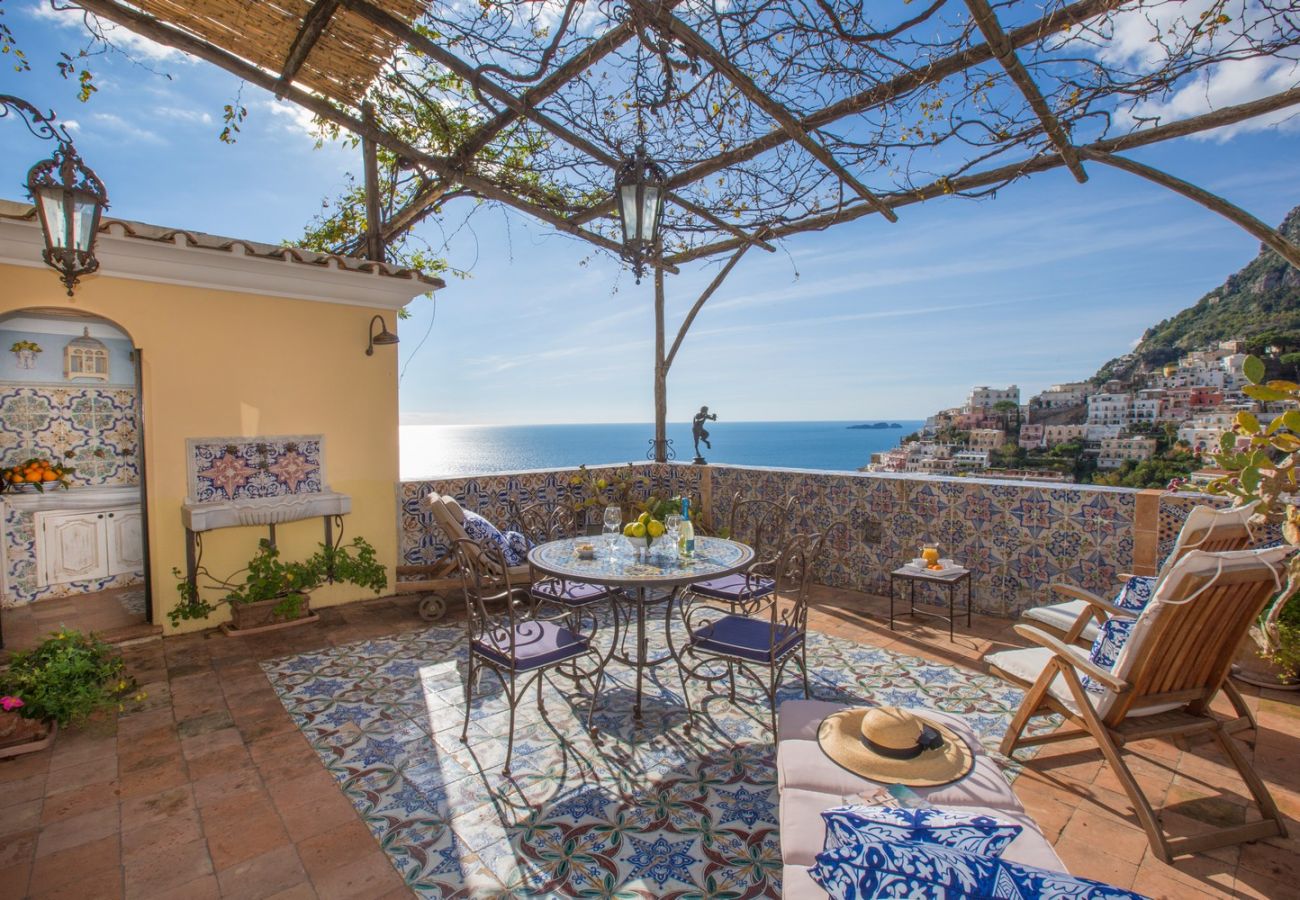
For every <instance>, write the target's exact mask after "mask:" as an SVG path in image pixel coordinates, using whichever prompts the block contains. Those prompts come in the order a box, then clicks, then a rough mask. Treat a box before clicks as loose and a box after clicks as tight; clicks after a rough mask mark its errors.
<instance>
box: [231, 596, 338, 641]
mask: <svg viewBox="0 0 1300 900" xmlns="http://www.w3.org/2000/svg"><path fill="white" fill-rule="evenodd" d="M298 596H299V597H300V598H301V599H300V601H299V603H298V611H297V615H295V616H291V617H287V618H286V617H285V616H283V615H281V614H279V613H277V612H276V609H275V608H276V607H277V606H279V605H280V603H282V602H283V600H282V599H281V598H274V599H271V600H259V601H257V602H256V603H232V604H230V618H231V621H230V622H229V623H228V624H224V625H222V626H221V630H222V631H224V632H225V633H226V634H228V635H246V634H257V633H259V632H263V631H272V630H274V629H277V628H291V627H293V626H295V625H306V624H307V623H308V622H316V621H319V619H320V616H318V615H316V614H315V613H314V612H312V611H311V595H310V594H299V595H298Z"/></svg>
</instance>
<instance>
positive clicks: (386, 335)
mask: <svg viewBox="0 0 1300 900" xmlns="http://www.w3.org/2000/svg"><path fill="white" fill-rule="evenodd" d="M376 322H378V323H379V334H375V323H376ZM397 342H398V338H397V335H395V334H393V333H392V332H391V331H389V330H388V325H386V324H385V323H384V317H383V316H379V315H377V316H375V317H374V318H373V319H371V320H370V344H369V345H368V346H367V347H366V356H374V355H375V347H376V346H380V347H386V346H388V345H389V344H396V343H397Z"/></svg>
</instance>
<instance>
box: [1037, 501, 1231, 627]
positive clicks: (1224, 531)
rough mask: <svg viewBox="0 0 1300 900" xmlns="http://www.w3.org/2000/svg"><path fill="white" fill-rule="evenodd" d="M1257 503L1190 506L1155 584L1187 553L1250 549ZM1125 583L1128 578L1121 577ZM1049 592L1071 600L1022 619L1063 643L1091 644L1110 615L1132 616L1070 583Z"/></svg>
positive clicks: (1055, 585)
mask: <svg viewBox="0 0 1300 900" xmlns="http://www.w3.org/2000/svg"><path fill="white" fill-rule="evenodd" d="M1255 506H1256V504H1254V503H1251V504H1248V505H1246V506H1232V507H1227V508H1225V509H1215V508H1214V507H1210V506H1197V507H1193V508H1192V511H1191V512H1190V513H1188V515H1187V521H1185V522H1184V523H1183V527H1182V529H1181V530H1180V531H1179V532H1178V538H1177V539H1176V540H1175V541H1174V546H1173V549H1172V550H1170V551H1169V555H1168V556H1167V557H1166V558H1165V561H1164V564H1163V565H1162V566H1161V567H1160V571H1159V572H1158V573H1157V574H1156V576H1155V580H1156V584H1158V583H1159V582H1160V580H1161V579H1162V578H1164V576H1165V575H1167V574H1168V573H1169V570H1170V569H1172V568H1173V565H1174V563H1176V562H1178V560H1180V559H1181V558H1182V557H1183V555H1184V554H1185V553H1187V552H1188V551H1190V550H1204V551H1205V552H1207V553H1219V552H1222V551H1224V550H1244V549H1245V548H1246V547H1248V546H1250V543H1251V541H1252V540H1253V535H1252V533H1251V530H1250V524H1249V523H1250V517H1251V516H1252V515H1253V514H1254V512H1255ZM1120 577H1121V578H1122V579H1123V580H1124V581H1127V580H1128V579H1129V577H1130V576H1128V575H1122V576H1120ZM1049 587H1050V589H1051V590H1052V591H1054V592H1055V593H1057V594H1060V595H1061V596H1063V597H1069V598H1071V599H1069V600H1067V601H1065V602H1064V603H1053V604H1050V605H1047V606H1035V607H1032V608H1030V609H1027V610H1025V611H1024V612H1023V613H1022V614H1021V616H1022V617H1023V618H1024V619H1025V620H1026V621H1028V622H1032V623H1033V625H1034V626H1035V627H1036V628H1038V629H1040V630H1042V631H1046V632H1048V633H1050V634H1055V635H1057V636H1058V637H1060V638H1061V639H1062V640H1064V641H1065V642H1066V643H1074V642H1075V641H1079V642H1082V643H1085V644H1091V643H1092V642H1093V639H1094V638H1096V637H1097V630H1098V626H1099V625H1100V624H1101V623H1102V622H1104V621H1105V620H1106V619H1107V618H1108V617H1109V616H1112V615H1127V616H1129V617H1130V618H1132V617H1133V615H1134V613H1133V612H1132V611H1126V610H1123V609H1121V608H1120V607H1118V606H1116V605H1115V604H1114V603H1112V602H1110V601H1109V600H1105V599H1103V598H1101V597H1098V596H1097V595H1096V594H1094V593H1092V592H1090V591H1085V590H1084V589H1083V588H1079V587H1075V586H1074V585H1072V584H1063V583H1060V582H1055V583H1053V584H1051V585H1049Z"/></svg>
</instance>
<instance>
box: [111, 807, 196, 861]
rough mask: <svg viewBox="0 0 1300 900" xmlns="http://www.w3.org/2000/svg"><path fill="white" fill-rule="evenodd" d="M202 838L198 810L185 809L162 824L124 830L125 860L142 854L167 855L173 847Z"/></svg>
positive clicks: (122, 838)
mask: <svg viewBox="0 0 1300 900" xmlns="http://www.w3.org/2000/svg"><path fill="white" fill-rule="evenodd" d="M202 837H203V832H202V830H201V829H200V828H199V813H198V810H197V809H193V808H190V809H184V810H180V811H177V812H174V813H172V814H171V815H169V816H167V818H165V819H163V820H162V821H160V822H154V823H152V824H148V825H141V826H139V827H138V828H131V829H127V830H124V831H123V832H122V836H121V842H122V856H123V858H125V859H133V858H135V857H137V856H138V855H139V854H142V853H161V854H166V853H168V852H170V851H171V849H172V848H173V847H177V846H180V845H182V844H188V843H191V842H193V841H197V840H199V839H200V838H202Z"/></svg>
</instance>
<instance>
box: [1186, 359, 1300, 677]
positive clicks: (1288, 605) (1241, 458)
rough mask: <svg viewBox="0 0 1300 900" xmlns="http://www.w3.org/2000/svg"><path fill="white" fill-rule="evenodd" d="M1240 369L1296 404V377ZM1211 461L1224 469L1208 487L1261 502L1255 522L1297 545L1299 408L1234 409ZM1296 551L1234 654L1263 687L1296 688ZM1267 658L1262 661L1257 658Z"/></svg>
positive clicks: (1299, 607)
mask: <svg viewBox="0 0 1300 900" xmlns="http://www.w3.org/2000/svg"><path fill="white" fill-rule="evenodd" d="M1243 374H1245V376H1246V379H1247V380H1248V381H1249V382H1250V384H1248V385H1246V387H1244V388H1243V389H1242V391H1243V392H1244V393H1245V394H1246V395H1247V396H1249V397H1251V398H1252V399H1254V400H1258V401H1259V402H1261V403H1273V404H1286V405H1287V406H1291V407H1295V406H1296V405H1297V404H1300V384H1297V383H1295V382H1294V381H1286V380H1282V379H1269V378H1268V377H1267V369H1266V367H1265V365H1264V362H1263V360H1261V359H1259V358H1258V357H1256V356H1248V357H1247V358H1246V360H1245V363H1244V364H1243ZM1214 460H1215V462H1216V463H1217V464H1218V466H1219V467H1220V468H1222V469H1223V470H1224V472H1225V474H1224V475H1222V476H1220V477H1219V478H1217V479H1215V480H1214V481H1213V482H1211V483H1210V485H1209V488H1208V490H1209V491H1210V493H1212V494H1220V495H1226V496H1230V497H1232V498H1233V503H1234V504H1235V505H1244V504H1247V503H1253V502H1258V504H1259V505H1258V506H1257V507H1256V509H1255V519H1256V520H1257V521H1258V522H1259V523H1260V524H1270V525H1281V526H1282V538H1283V540H1285V541H1286V542H1287V543H1288V544H1291V545H1292V546H1296V547H1300V508H1298V507H1297V506H1296V505H1295V503H1294V502H1293V501H1294V500H1295V497H1296V495H1297V493H1300V483H1298V482H1297V476H1298V475H1300V471H1298V469H1297V463H1300V409H1296V408H1291V409H1287V410H1286V411H1285V412H1282V413H1280V414H1278V415H1276V416H1274V417H1272V418H1271V419H1270V420H1269V421H1268V422H1261V421H1260V419H1259V418H1258V417H1257V416H1256V415H1255V414H1254V413H1250V412H1244V411H1243V412H1239V413H1237V416H1236V421H1235V423H1234V425H1233V429H1232V431H1231V432H1227V433H1225V434H1224V435H1223V437H1222V439H1221V440H1220V443H1219V452H1218V453H1216V454H1215V455H1214ZM1297 588H1300V554H1293V555H1292V556H1291V558H1290V559H1289V560H1288V562H1287V581H1286V584H1285V585H1284V587H1283V589H1282V590H1281V591H1280V592H1278V595H1277V597H1275V598H1274V599H1273V601H1272V602H1271V603H1270V604H1269V606H1268V608H1267V609H1265V611H1264V614H1263V615H1262V616H1260V619H1259V622H1258V623H1256V625H1255V627H1254V628H1252V629H1251V633H1250V637H1251V643H1250V645H1249V646H1247V647H1246V648H1244V650H1243V652H1242V654H1240V655H1239V657H1238V670H1237V671H1236V672H1235V674H1236V675H1237V677H1238V678H1241V679H1242V680H1243V681H1247V682H1250V683H1252V684H1261V685H1264V686H1268V687H1291V688H1300V678H1298V677H1297V664H1298V663H1300V601H1297V600H1296V599H1295V597H1296V591H1297ZM1261 660H1262V661H1263V662H1264V663H1266V665H1260V661H1261Z"/></svg>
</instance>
